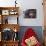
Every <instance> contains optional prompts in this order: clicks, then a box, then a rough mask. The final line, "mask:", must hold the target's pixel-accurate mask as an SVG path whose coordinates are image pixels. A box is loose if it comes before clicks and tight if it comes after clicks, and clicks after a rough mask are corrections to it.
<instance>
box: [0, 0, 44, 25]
mask: <svg viewBox="0 0 46 46" xmlns="http://www.w3.org/2000/svg"><path fill="white" fill-rule="evenodd" d="M14 1H15V0H9V1H8V0H0V6H2V7H4V6H5V7H6V6H8V7H9V6H15V3H14ZM42 2H43V1H42V0H17V3H18V5H19V7H20V9H19V10H20V11H19V12H20V13H19V15H20V17H19V24H20V25H21V26H43V6H42ZM26 9H37V18H36V19H25V18H24V14H23V11H25V10H26Z"/></svg>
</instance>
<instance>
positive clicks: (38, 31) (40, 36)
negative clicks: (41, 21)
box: [19, 26, 43, 43]
mask: <svg viewBox="0 0 46 46" xmlns="http://www.w3.org/2000/svg"><path fill="white" fill-rule="evenodd" d="M28 28H32V29H33V30H34V31H35V32H36V34H37V37H38V39H39V41H40V42H41V43H43V30H42V27H41V26H21V27H20V32H19V39H20V42H21V40H22V38H23V36H24V33H25V31H26V30H27V29H28Z"/></svg>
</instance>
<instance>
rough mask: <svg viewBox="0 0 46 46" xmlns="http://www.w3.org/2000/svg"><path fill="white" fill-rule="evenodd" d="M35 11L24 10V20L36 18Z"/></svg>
mask: <svg viewBox="0 0 46 46" xmlns="http://www.w3.org/2000/svg"><path fill="white" fill-rule="evenodd" d="M36 11H37V10H36V9H26V10H25V13H24V18H36Z"/></svg>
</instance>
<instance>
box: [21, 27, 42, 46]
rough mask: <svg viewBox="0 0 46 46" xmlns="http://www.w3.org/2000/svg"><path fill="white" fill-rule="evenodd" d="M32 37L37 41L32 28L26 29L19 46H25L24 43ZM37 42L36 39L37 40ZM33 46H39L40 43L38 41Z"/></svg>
mask: <svg viewBox="0 0 46 46" xmlns="http://www.w3.org/2000/svg"><path fill="white" fill-rule="evenodd" d="M32 36H34V37H35V38H36V39H37V35H36V33H35V32H34V30H33V29H32V28H28V29H27V31H26V32H25V35H24V37H23V38H22V42H21V46H27V44H26V43H25V40H26V39H28V38H30V37H32ZM37 41H38V39H37ZM35 46H41V44H40V42H39V41H38V42H37V44H36V45H35Z"/></svg>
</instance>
